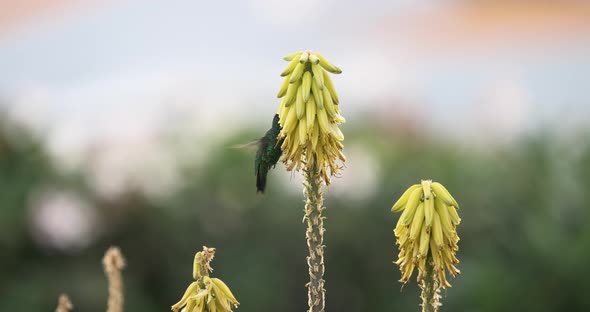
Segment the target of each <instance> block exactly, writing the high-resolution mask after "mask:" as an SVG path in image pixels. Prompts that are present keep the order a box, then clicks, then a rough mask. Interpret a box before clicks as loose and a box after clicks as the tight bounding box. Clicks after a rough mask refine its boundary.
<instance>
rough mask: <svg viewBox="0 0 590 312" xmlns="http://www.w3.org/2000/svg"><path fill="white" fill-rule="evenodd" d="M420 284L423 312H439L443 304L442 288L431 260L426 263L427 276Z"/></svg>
mask: <svg viewBox="0 0 590 312" xmlns="http://www.w3.org/2000/svg"><path fill="white" fill-rule="evenodd" d="M419 284H420V289H422V293H421V294H420V298H422V304H421V306H422V312H437V311H438V308H439V307H440V306H442V303H440V297H441V296H440V287H439V283H438V280H437V275H436V272H435V271H434V265H433V263H432V259H431V258H429V259H428V261H427V262H426V274H425V276H424V278H423V279H422V281H420V283H419Z"/></svg>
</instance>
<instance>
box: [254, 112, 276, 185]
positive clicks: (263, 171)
mask: <svg viewBox="0 0 590 312" xmlns="http://www.w3.org/2000/svg"><path fill="white" fill-rule="evenodd" d="M280 132H281V126H280V125H279V115H278V114H276V115H275V117H274V118H273V120H272V126H271V128H270V129H269V130H268V131H266V134H264V136H263V137H261V138H260V140H258V151H257V152H256V159H255V160H254V171H255V174H256V189H257V190H258V192H260V193H264V189H265V187H266V176H267V174H268V171H269V170H270V168H272V167H274V166H275V165H276V164H277V162H278V161H279V159H280V158H281V155H282V151H281V144H283V140H282V139H281V140H279V133H280Z"/></svg>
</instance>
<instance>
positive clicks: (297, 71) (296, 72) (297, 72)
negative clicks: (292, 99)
mask: <svg viewBox="0 0 590 312" xmlns="http://www.w3.org/2000/svg"><path fill="white" fill-rule="evenodd" d="M304 69H305V64H303V63H297V65H295V68H294V69H293V72H292V73H291V76H290V77H291V79H290V80H289V82H290V83H294V82H295V81H298V80H299V78H301V75H303V70H304Z"/></svg>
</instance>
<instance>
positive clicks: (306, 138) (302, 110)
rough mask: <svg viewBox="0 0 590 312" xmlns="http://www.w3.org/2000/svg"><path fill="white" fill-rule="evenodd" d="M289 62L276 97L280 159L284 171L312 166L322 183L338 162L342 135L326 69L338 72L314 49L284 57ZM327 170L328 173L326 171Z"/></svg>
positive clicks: (336, 97) (335, 168)
mask: <svg viewBox="0 0 590 312" xmlns="http://www.w3.org/2000/svg"><path fill="white" fill-rule="evenodd" d="M285 60H286V61H290V63H289V65H288V66H287V68H286V69H285V70H284V71H283V73H282V74H281V76H283V77H285V79H284V81H283V83H282V85H281V88H280V90H279V93H278V95H277V96H278V97H279V98H282V101H281V104H280V108H279V118H280V125H281V127H282V129H281V133H280V134H279V138H281V139H283V138H284V141H283V144H282V145H281V149H282V150H283V155H284V156H283V162H284V163H285V165H286V166H287V170H293V169H295V170H301V169H302V168H303V167H304V166H307V168H308V169H311V168H313V167H314V166H316V168H317V170H319V171H320V174H321V176H322V178H323V179H324V181H325V182H326V184H330V176H331V175H335V174H337V173H338V171H339V170H340V169H342V165H341V164H338V163H337V160H338V159H340V160H341V161H342V162H344V161H345V160H346V158H345V157H344V154H342V148H343V145H342V142H341V141H342V140H344V135H343V134H342V131H340V129H339V128H338V125H339V124H342V123H344V122H345V120H344V117H342V116H341V115H340V108H339V103H340V100H339V98H338V95H337V93H336V90H335V89H334V85H333V83H332V80H331V78H330V75H329V74H328V72H330V73H333V74H340V73H342V71H341V70H340V69H339V68H338V67H336V66H335V65H333V64H332V63H330V62H329V61H328V60H327V59H326V58H325V57H323V56H322V55H321V54H319V53H317V52H296V53H293V54H291V55H288V56H286V57H285ZM328 169H329V171H330V172H329V174H328Z"/></svg>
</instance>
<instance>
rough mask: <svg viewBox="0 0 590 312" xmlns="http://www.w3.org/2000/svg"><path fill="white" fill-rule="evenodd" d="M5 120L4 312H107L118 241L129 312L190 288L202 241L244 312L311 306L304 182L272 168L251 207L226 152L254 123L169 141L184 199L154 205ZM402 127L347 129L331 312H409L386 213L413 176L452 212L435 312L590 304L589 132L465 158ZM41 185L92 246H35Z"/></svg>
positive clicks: (412, 298)
mask: <svg viewBox="0 0 590 312" xmlns="http://www.w3.org/2000/svg"><path fill="white" fill-rule="evenodd" d="M359 120H362V119H361V118H359ZM367 120H368V119H367ZM1 124H2V128H1V131H0V185H1V187H0V199H1V200H0V205H1V207H0V250H1V253H0V310H1V311H51V310H52V309H54V307H55V304H56V302H57V297H58V295H59V293H61V292H67V293H68V294H69V295H70V297H71V298H72V301H73V303H74V305H75V307H76V310H77V311H104V306H105V304H106V302H105V301H106V294H107V289H106V280H105V278H104V277H103V272H102V268H101V264H100V259H101V257H102V255H103V253H104V251H105V250H106V248H107V247H108V246H110V245H119V246H120V247H121V249H122V251H123V253H124V254H125V257H126V258H127V261H128V267H127V268H126V270H125V271H124V277H125V282H126V285H125V287H126V292H127V293H126V307H127V310H128V311H166V310H168V309H169V306H170V305H171V304H173V303H174V302H176V301H177V300H178V298H180V296H181V294H182V292H183V291H184V289H185V287H186V285H187V284H188V283H189V281H190V280H191V269H192V268H191V264H192V258H193V255H194V253H195V251H197V250H199V249H200V248H201V245H203V244H205V245H207V246H214V247H217V248H218V251H217V255H216V259H215V260H214V262H213V267H214V268H215V270H216V271H215V272H214V274H215V276H217V277H220V278H222V279H223V280H224V281H225V282H226V283H227V284H228V285H229V286H230V287H231V288H232V290H233V291H234V293H235V294H236V297H237V298H238V300H239V301H240V303H241V305H240V308H239V309H238V310H239V311H303V310H304V309H305V308H306V290H305V287H304V285H305V283H306V281H307V273H306V270H307V266H306V264H305V261H304V258H305V255H306V246H305V242H304V239H303V233H304V224H302V223H301V218H302V209H303V205H302V202H301V201H302V198H303V197H302V194H299V192H298V191H297V190H298V189H299V187H300V186H299V180H298V179H297V178H294V179H293V180H292V181H290V182H289V179H285V177H284V174H283V173H281V172H282V171H284V170H283V167H282V165H278V166H277V170H275V171H274V172H272V173H271V175H270V177H269V179H270V183H269V187H268V191H267V194H265V195H264V196H260V195H256V192H255V187H254V175H253V155H251V154H248V153H247V152H244V151H241V150H236V149H232V148H229V147H230V146H232V145H234V144H235V143H238V142H244V141H248V140H250V139H251V138H253V137H254V138H255V137H257V136H258V135H259V133H262V131H264V129H263V128H262V127H259V128H257V129H254V130H253V129H244V130H242V131H238V132H236V133H231V134H229V135H228V136H226V137H225V138H224V139H223V140H219V141H217V142H215V143H214V146H212V147H210V148H208V149H207V151H208V152H207V156H206V157H205V158H204V159H200V160H199V161H196V158H191V157H187V155H186V154H185V153H182V152H180V151H179V150H177V149H175V148H174V146H175V145H174V144H168V146H170V148H169V150H166V153H169V154H170V155H171V156H172V157H173V158H174V162H175V163H176V164H177V168H178V172H177V173H178V179H179V183H178V187H176V188H174V190H173V191H170V192H167V193H165V194H159V195H158V196H153V195H152V194H149V193H146V192H145V191H141V190H139V189H137V188H134V187H133V186H129V187H128V190H127V191H126V192H124V193H121V194H120V195H117V196H114V197H112V196H111V197H108V198H105V197H104V196H102V195H100V194H99V193H98V192H96V191H95V190H94V189H93V187H91V184H90V183H89V182H88V177H87V174H86V173H85V170H84V169H83V168H84V167H82V169H78V170H64V169H63V168H61V167H60V166H58V165H57V164H56V163H55V161H53V160H52V158H51V157H49V156H48V151H47V150H46V146H45V144H44V141H43V140H42V139H40V138H39V137H36V136H34V135H32V134H31V133H29V132H28V131H27V130H25V129H23V128H21V127H19V126H18V125H16V124H14V123H12V122H10V121H8V120H4V121H2V123H1ZM398 130H399V129H398ZM398 130H395V129H392V128H391V127H389V126H385V125H380V124H379V123H371V124H368V123H362V122H357V123H348V124H345V125H344V127H343V131H344V133H345V135H347V138H346V141H345V143H346V144H345V153H347V155H348V157H349V168H347V169H346V170H345V172H346V171H350V172H351V173H350V174H349V175H346V173H345V176H344V177H343V178H342V179H340V180H341V181H335V183H334V185H333V186H332V187H330V189H329V190H328V191H327V194H328V195H327V199H326V205H327V206H328V210H327V215H328V219H327V221H326V227H327V230H328V231H327V233H326V245H327V246H328V248H327V249H326V263H327V272H326V280H327V289H328V293H327V302H328V306H329V309H330V310H331V311H413V310H416V309H417V302H418V294H419V292H418V289H417V286H416V285H415V283H411V284H408V285H407V286H406V287H405V288H404V289H403V292H402V291H400V284H399V283H398V282H397V280H398V279H399V272H398V269H397V268H396V267H395V266H394V264H392V261H393V260H394V259H395V255H396V253H397V251H396V248H395V246H394V237H393V233H392V229H393V228H394V225H395V222H396V219H397V216H394V215H393V214H391V213H390V211H389V209H390V206H391V205H392V204H393V202H394V200H395V199H396V198H397V197H398V196H399V195H400V193H401V192H402V191H403V190H405V189H406V187H407V186H408V185H409V184H412V183H415V182H416V181H418V180H419V179H420V178H433V179H435V180H438V181H441V182H443V183H444V184H445V185H446V186H447V187H448V189H449V190H450V191H451V192H452V193H453V195H454V196H455V198H456V199H457V200H458V201H459V203H460V204H461V210H460V214H461V217H462V218H463V222H462V223H461V225H460V227H459V229H458V231H459V235H460V237H461V241H460V251H459V253H458V257H459V259H460V260H461V264H460V266H459V267H460V269H461V271H462V275H461V276H460V277H459V278H457V279H454V280H451V283H452V284H453V288H452V289H450V290H448V292H447V293H446V294H445V298H444V300H443V303H444V310H445V311H502V310H507V311H518V310H523V311H583V310H587V309H588V308H590V299H589V298H588V296H585V295H584V294H585V293H587V292H588V291H590V284H589V283H588V282H587V281H588V280H589V279H590V270H589V269H588V263H590V248H588V246H590V227H588V226H587V221H588V220H590V210H589V209H588V208H589V207H588V201H589V200H590V198H589V197H590V195H589V193H588V191H587V188H588V185H590V169H588V166H587V164H588V162H589V161H590V143H588V138H589V136H588V134H587V133H579V134H576V135H569V136H567V137H557V136H554V135H551V134H550V133H536V134H535V135H533V136H529V137H522V138H520V139H517V140H514V141H512V142H510V143H501V144H500V143H498V144H485V145H484V144H481V145H477V144H473V145H469V146H468V145H461V144H458V143H454V142H452V141H450V140H448V139H447V140H445V139H442V138H439V137H436V136H435V135H433V134H430V133H421V132H419V131H416V130H412V131H405V132H402V131H398ZM168 140H169V141H170V142H174V139H173V138H169V139H168ZM60 168H61V169H60ZM367 177H369V178H367ZM150 178H151V179H158V178H159V177H158V176H153V177H150ZM367 179H368V180H367ZM285 181H286V182H287V183H282V182H285ZM366 185H368V186H370V189H367V188H365V187H364V186H366ZM47 189H50V190H58V191H59V192H61V193H67V194H70V196H74V197H75V198H78V199H79V200H80V201H82V202H84V203H85V206H84V207H86V206H88V207H94V208H95V209H94V211H95V213H96V215H95V217H94V218H95V219H96V220H100V221H101V222H100V224H101V225H100V227H99V228H98V230H97V232H96V233H95V235H94V236H93V237H94V239H93V240H91V241H89V242H88V243H87V245H85V246H83V247H79V248H58V247H55V245H51V244H47V243H46V242H45V241H44V239H43V238H39V237H38V234H36V233H37V232H36V231H37V230H36V225H35V224H36V223H35V221H34V220H35V218H34V214H35V210H34V209H33V208H31V207H34V206H35V205H34V203H35V200H34V199H35V198H37V197H38V196H37V195H36V194H38V193H39V192H41V191H43V190H47ZM294 190H295V191H294ZM73 225H74V224H72V226H73Z"/></svg>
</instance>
